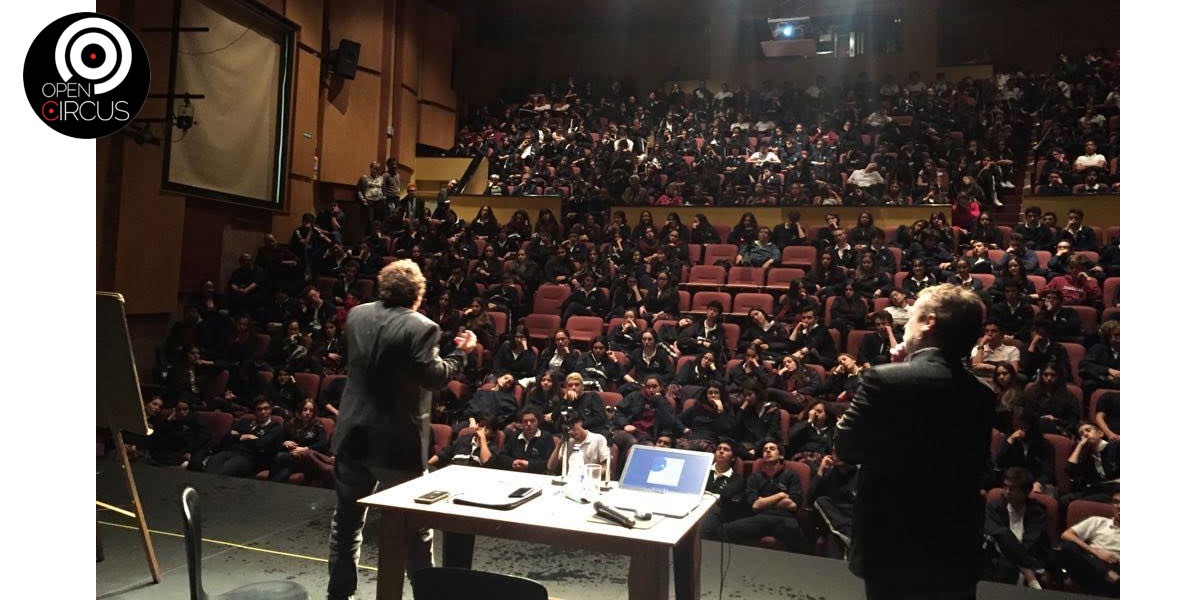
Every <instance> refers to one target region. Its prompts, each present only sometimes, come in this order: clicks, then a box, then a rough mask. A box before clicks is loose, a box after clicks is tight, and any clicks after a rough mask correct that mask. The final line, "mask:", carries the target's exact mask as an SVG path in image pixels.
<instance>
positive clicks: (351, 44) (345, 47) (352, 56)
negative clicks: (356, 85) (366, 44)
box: [333, 40, 362, 79]
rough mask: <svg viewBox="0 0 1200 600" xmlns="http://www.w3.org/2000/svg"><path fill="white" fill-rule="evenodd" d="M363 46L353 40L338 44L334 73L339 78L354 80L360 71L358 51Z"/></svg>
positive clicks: (334, 60) (334, 59)
mask: <svg viewBox="0 0 1200 600" xmlns="http://www.w3.org/2000/svg"><path fill="white" fill-rule="evenodd" d="M360 49H362V45H361V44H359V43H358V42H355V41H351V40H342V41H340V42H338V47H337V50H335V51H334V53H333V72H334V74H335V75H337V76H338V77H345V78H346V79H354V73H355V71H357V70H358V51H359V50H360Z"/></svg>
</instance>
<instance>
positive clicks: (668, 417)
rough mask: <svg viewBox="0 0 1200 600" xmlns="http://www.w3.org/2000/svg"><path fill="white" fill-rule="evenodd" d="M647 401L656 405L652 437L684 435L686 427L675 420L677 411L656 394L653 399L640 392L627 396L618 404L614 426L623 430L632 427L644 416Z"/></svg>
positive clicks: (660, 395)
mask: <svg viewBox="0 0 1200 600" xmlns="http://www.w3.org/2000/svg"><path fill="white" fill-rule="evenodd" d="M647 400H652V401H653V403H654V427H653V429H652V430H651V431H650V432H649V433H650V437H657V436H658V435H661V434H663V433H670V434H671V435H674V436H680V435H683V430H684V425H683V423H680V422H679V419H677V418H675V411H674V410H673V409H672V408H671V405H670V404H667V399H666V398H664V397H663V396H662V394H655V396H654V397H653V398H652V399H650V398H646V394H645V393H643V392H640V391H638V392H631V393H629V394H627V395H626V396H625V397H624V398H622V399H621V402H620V403H618V404H617V414H615V415H613V426H614V427H617V428H621V427H625V426H626V425H631V424H632V423H633V421H636V420H637V418H638V417H639V416H640V415H641V414H642V410H644V409H645V407H646V401H647Z"/></svg>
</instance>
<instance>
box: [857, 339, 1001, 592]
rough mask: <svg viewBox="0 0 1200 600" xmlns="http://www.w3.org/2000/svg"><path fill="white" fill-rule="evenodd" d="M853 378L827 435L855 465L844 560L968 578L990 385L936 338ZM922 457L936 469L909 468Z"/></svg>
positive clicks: (887, 576)
mask: <svg viewBox="0 0 1200 600" xmlns="http://www.w3.org/2000/svg"><path fill="white" fill-rule="evenodd" d="M861 379H862V382H861V385H860V386H859V388H858V392H857V393H856V394H855V396H854V400H853V401H851V403H850V407H849V408H848V409H847V410H846V412H845V414H844V415H843V417H842V419H841V420H840V421H839V422H838V425H837V428H838V432H837V437H836V438H835V440H834V446H835V448H836V449H837V453H838V456H840V457H841V458H842V459H843V460H845V461H847V462H852V463H858V464H859V465H860V468H861V471H860V472H859V478H858V497H857V499H856V502H855V505H854V528H853V540H852V542H851V544H850V570H851V571H852V572H854V574H856V575H858V576H860V577H863V578H865V579H868V580H870V581H872V582H875V583H887V582H897V583H900V582H911V581H927V582H940V583H941V584H943V585H945V586H951V587H952V586H958V585H969V584H973V583H975V582H977V581H978V580H979V577H980V575H981V564H982V558H983V557H982V555H981V549H982V545H983V537H982V535H981V534H982V529H983V498H982V497H980V495H979V481H980V479H981V478H982V476H983V475H984V474H985V473H986V469H987V462H988V450H989V448H990V446H991V438H992V420H993V413H994V412H995V408H994V407H995V394H994V393H993V392H992V391H991V389H990V388H988V387H987V386H986V385H984V384H983V382H981V381H979V379H977V378H976V377H975V376H974V375H972V374H971V372H970V371H968V370H967V369H966V368H965V367H964V366H963V359H962V358H961V357H951V356H947V355H946V354H945V353H944V352H943V351H942V350H941V349H939V348H924V349H921V350H918V351H916V352H913V353H912V354H910V355H909V357H908V359H907V361H906V362H903V363H891V364H886V365H880V366H878V367H875V368H872V369H868V370H867V371H865V372H864V373H863V374H862V377H861ZM916 432H936V433H930V434H924V433H923V434H919V435H914V434H915V433H916ZM929 457H936V458H932V460H935V461H936V463H937V468H936V469H913V468H912V465H913V461H918V460H923V459H925V458H929ZM897 490H910V491H914V490H920V493H897Z"/></svg>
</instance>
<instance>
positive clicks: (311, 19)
mask: <svg viewBox="0 0 1200 600" xmlns="http://www.w3.org/2000/svg"><path fill="white" fill-rule="evenodd" d="M324 12H325V3H324V1H323V0H287V8H286V10H285V12H284V15H286V16H287V18H289V19H291V20H292V21H295V22H296V24H297V25H299V26H300V38H299V41H300V43H301V44H304V45H305V46H308V47H309V48H311V49H313V50H316V51H318V52H320V51H321V29H322V19H323V18H324Z"/></svg>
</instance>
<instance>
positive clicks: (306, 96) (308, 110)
mask: <svg viewBox="0 0 1200 600" xmlns="http://www.w3.org/2000/svg"><path fill="white" fill-rule="evenodd" d="M320 103H321V59H320V58H319V57H317V56H316V55H315V54H312V53H310V52H306V51H304V50H301V51H300V52H298V53H296V97H295V107H296V110H295V113H294V114H293V117H292V165H291V172H292V173H294V174H296V175H303V176H305V177H312V176H313V155H314V154H316V153H317V141H318V137H319V135H320V131H318V130H317V108H318V106H319V105H320ZM306 133H307V134H308V135H307V136H306V135H305V134H306Z"/></svg>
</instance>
